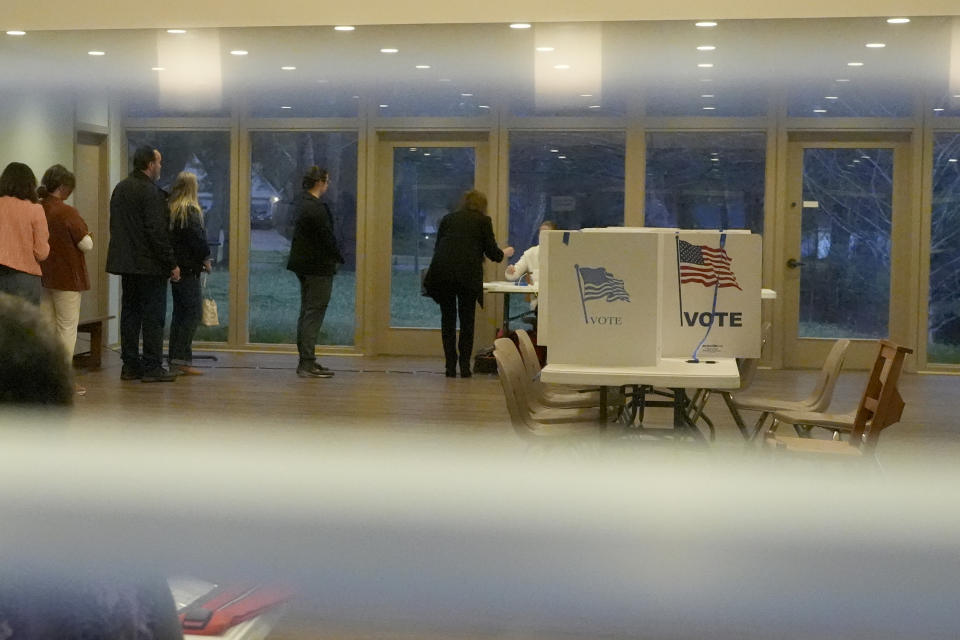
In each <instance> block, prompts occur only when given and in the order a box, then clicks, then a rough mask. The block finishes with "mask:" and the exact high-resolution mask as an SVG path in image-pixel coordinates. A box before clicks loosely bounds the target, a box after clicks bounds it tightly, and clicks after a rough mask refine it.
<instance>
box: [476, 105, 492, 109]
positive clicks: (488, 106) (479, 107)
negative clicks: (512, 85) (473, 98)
mask: <svg viewBox="0 0 960 640" xmlns="http://www.w3.org/2000/svg"><path fill="white" fill-rule="evenodd" d="M477 108H478V109H489V108H490V105H488V104H478V105H477Z"/></svg>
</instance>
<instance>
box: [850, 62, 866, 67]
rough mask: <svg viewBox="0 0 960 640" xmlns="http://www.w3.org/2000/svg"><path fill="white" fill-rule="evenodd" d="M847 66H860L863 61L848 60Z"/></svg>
mask: <svg viewBox="0 0 960 640" xmlns="http://www.w3.org/2000/svg"><path fill="white" fill-rule="evenodd" d="M847 66H848V67H862V66H863V63H862V62H848V63H847Z"/></svg>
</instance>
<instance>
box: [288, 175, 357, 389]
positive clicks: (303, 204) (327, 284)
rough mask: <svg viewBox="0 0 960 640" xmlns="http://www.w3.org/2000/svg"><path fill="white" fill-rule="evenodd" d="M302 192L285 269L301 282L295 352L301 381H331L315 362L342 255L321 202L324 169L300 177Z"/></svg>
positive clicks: (324, 188)
mask: <svg viewBox="0 0 960 640" xmlns="http://www.w3.org/2000/svg"><path fill="white" fill-rule="evenodd" d="M302 186H303V191H302V192H301V193H300V194H299V195H298V196H297V198H296V199H295V200H294V203H293V207H294V220H295V222H294V229H293V238H292V240H291V242H290V258H289V260H288V261H287V269H289V270H290V271H293V272H294V273H295V274H297V280H299V281H300V317H299V318H298V319H297V351H298V352H299V356H300V361H299V364H298V365H297V375H298V376H300V377H301V378H331V377H333V371H331V370H330V369H328V368H326V367H324V366H323V365H321V364H320V363H319V362H317V356H316V353H315V350H316V345H317V334H318V333H319V332H320V327H321V326H322V325H323V318H324V316H325V315H326V313H327V305H328V304H329V303H330V293H331V291H332V290H333V276H334V274H336V272H337V265H340V264H343V262H344V260H343V256H342V255H341V254H340V249H339V247H337V238H336V236H334V234H333V216H332V215H331V214H330V209H329V207H327V204H326V203H325V202H323V201H321V200H320V196H322V195H323V194H324V193H326V191H327V188H328V187H329V186H330V176H329V174H328V173H327V170H326V169H321V168H320V167H317V166H313V167H310V168H309V169H308V170H307V173H306V174H305V175H304V176H303V182H302Z"/></svg>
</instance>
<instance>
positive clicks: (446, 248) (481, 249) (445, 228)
mask: <svg viewBox="0 0 960 640" xmlns="http://www.w3.org/2000/svg"><path fill="white" fill-rule="evenodd" d="M512 255H513V247H505V248H504V249H502V250H501V249H500V247H498V246H497V239H496V238H495V237H494V235H493V222H491V220H490V217H489V216H488V215H487V197H486V196H485V195H483V194H482V193H481V192H479V191H476V190H472V191H467V192H466V193H465V194H463V199H462V200H461V202H460V206H459V208H458V209H457V210H456V211H454V212H453V213H448V214H447V215H445V216H444V217H443V219H442V220H440V227H439V229H437V243H436V246H435V248H434V251H433V259H432V260H431V261H430V268H429V270H428V271H427V275H426V277H425V278H424V283H423V284H424V288H425V289H426V292H427V295H428V296H430V297H431V298H433V299H434V300H435V301H436V302H437V303H438V304H439V305H440V335H441V337H442V339H443V355H444V358H445V359H446V373H447V377H448V378H455V377H456V376H457V362H458V361H459V363H460V377H461V378H469V377H470V376H471V375H472V372H471V371H470V356H471V354H472V353H473V321H474V312H475V310H476V305H477V303H479V304H480V306H481V307H482V306H483V257H484V256H486V257H487V258H489V259H490V260H493V261H494V262H500V261H501V260H503V258H504V257H507V258H509V257H510V256H512ZM458 315H459V316H460V341H459V345H458V344H457V340H456V337H457V316H458ZM458 346H459V350H460V353H459V357H458V355H457V347H458Z"/></svg>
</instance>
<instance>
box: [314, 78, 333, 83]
mask: <svg viewBox="0 0 960 640" xmlns="http://www.w3.org/2000/svg"><path fill="white" fill-rule="evenodd" d="M328 82H330V81H329V80H327V79H325V78H321V79H319V80H317V84H327V83H328Z"/></svg>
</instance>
